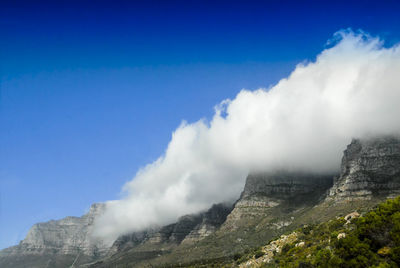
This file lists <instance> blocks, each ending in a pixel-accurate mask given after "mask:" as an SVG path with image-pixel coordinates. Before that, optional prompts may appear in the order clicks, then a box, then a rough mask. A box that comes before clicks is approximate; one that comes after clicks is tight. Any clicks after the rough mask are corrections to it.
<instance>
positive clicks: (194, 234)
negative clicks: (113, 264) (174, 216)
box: [109, 204, 232, 255]
mask: <svg viewBox="0 0 400 268" xmlns="http://www.w3.org/2000/svg"><path fill="white" fill-rule="evenodd" d="M231 210H232V207H231V206H230V205H225V204H217V205H213V206H212V207H211V208H210V209H209V210H207V211H206V212H203V213H199V214H193V215H186V216H183V217H181V218H179V220H178V221H177V222H176V223H173V224H170V225H167V226H163V227H160V228H155V229H149V230H146V231H141V232H134V233H131V234H128V235H123V236H120V237H119V238H118V239H117V240H116V241H115V242H114V244H113V246H112V247H111V249H110V252H109V254H110V255H112V254H114V253H116V252H119V251H124V250H129V249H133V248H136V247H137V248H141V249H143V248H148V247H152V246H153V247H155V248H156V247H157V245H164V246H165V245H170V246H175V245H178V244H180V243H185V244H190V243H194V242H196V241H200V240H202V239H203V238H205V237H207V236H208V235H210V234H212V233H213V232H214V231H215V230H216V229H217V228H218V227H219V226H220V225H221V224H222V223H223V222H224V221H225V220H226V217H227V215H228V214H229V213H230V212H231Z"/></svg>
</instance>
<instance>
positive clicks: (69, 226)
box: [0, 204, 109, 267]
mask: <svg viewBox="0 0 400 268" xmlns="http://www.w3.org/2000/svg"><path fill="white" fill-rule="evenodd" d="M103 209H104V204H93V205H92V206H91V208H90V210H89V212H88V213H87V214H85V215H83V216H82V217H66V218H64V219H61V220H51V221H49V222H44V223H38V224H35V225H34V226H33V227H32V228H31V229H30V230H29V232H28V234H27V236H26V238H25V239H24V240H22V241H21V242H20V244H19V245H17V246H14V247H10V248H7V249H4V250H2V251H1V252H0V266H1V267H28V266H29V267H43V265H44V263H46V265H55V264H56V263H57V264H59V265H61V264H64V263H65V264H68V263H69V265H71V264H72V263H73V262H74V261H75V262H78V263H79V262H80V261H81V260H82V261H83V260H84V261H87V260H94V259H96V258H98V257H101V256H104V254H105V253H106V252H107V250H108V248H109V247H108V246H106V245H105V244H104V243H102V242H101V241H94V240H93V239H92V238H91V232H92V227H93V221H94V219H95V217H97V216H98V215H99V214H100V213H102V211H103ZM13 258H14V259H18V260H19V262H18V261H17V262H13V264H12V265H8V264H7V263H8V262H9V261H10V260H11V259H13ZM32 260H33V261H32ZM13 261H15V260H13ZM26 262H27V263H30V265H28V266H26V265H27V264H26ZM47 263H48V264H47Z"/></svg>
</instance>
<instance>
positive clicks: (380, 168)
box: [328, 137, 400, 201]
mask: <svg viewBox="0 0 400 268" xmlns="http://www.w3.org/2000/svg"><path fill="white" fill-rule="evenodd" d="M399 194H400V139H399V138H397V137H379V138H372V139H364V140H360V139H353V141H352V142H351V143H350V144H349V145H348V146H347V149H346V150H345V152H344V156H343V158H342V165H341V173H340V177H339V178H338V179H336V180H335V183H334V186H333V187H332V189H331V190H330V193H329V197H328V199H333V200H335V201H346V200H354V199H364V200H369V199H372V198H376V197H377V198H379V197H387V196H395V195H399Z"/></svg>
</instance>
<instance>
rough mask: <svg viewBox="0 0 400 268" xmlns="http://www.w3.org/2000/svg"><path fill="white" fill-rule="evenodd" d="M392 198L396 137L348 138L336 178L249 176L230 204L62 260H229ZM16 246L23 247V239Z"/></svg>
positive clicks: (399, 160)
mask: <svg viewBox="0 0 400 268" xmlns="http://www.w3.org/2000/svg"><path fill="white" fill-rule="evenodd" d="M398 194H400V139H399V137H397V136H384V137H378V138H370V139H353V140H352V142H351V143H350V144H349V145H348V146H347V148H346V150H345V151H344V154H343V157H342V165H341V170H340V172H338V174H327V175H321V174H314V173H307V172H288V171H275V172H262V173H261V172H257V173H251V174H249V175H248V177H247V179H246V184H245V186H244V189H243V192H242V194H241V196H240V198H239V199H238V200H237V201H236V202H235V204H233V206H232V205H229V204H228V205H227V204H216V205H214V206H212V207H211V208H210V209H209V210H208V211H205V212H201V213H197V214H193V215H186V216H183V217H181V218H180V219H179V220H178V221H177V222H176V223H173V224H170V225H167V226H163V227H158V228H153V229H148V230H144V231H141V232H135V233H131V234H126V235H123V236H120V237H119V238H118V239H117V240H116V241H115V242H114V244H113V245H112V246H111V247H109V248H107V250H105V249H103V250H102V251H101V253H99V254H98V255H96V254H92V255H91V253H90V250H89V251H87V250H86V251H85V250H78V251H79V252H82V251H83V252H84V253H85V254H83V255H85V256H86V257H84V258H82V259H80V261H78V262H76V260H75V259H74V258H76V256H74V255H73V254H72V255H71V254H69V253H71V252H68V251H67V252H64V253H63V254H64V255H65V256H67V255H68V256H69V257H68V258H69V259H68V258H67V259H68V261H69V262H70V263H72V261H74V265H84V264H85V261H86V263H87V265H84V266H85V267H86V266H90V267H113V265H119V264H123V265H128V266H129V267H131V266H132V267H136V266H138V267H139V266H146V265H149V264H150V263H151V265H154V266H157V265H159V266H163V265H165V264H168V265H172V266H174V265H178V264H179V265H183V264H185V263H186V264H188V265H189V264H190V263H196V262H198V261H207V260H213V259H224V258H225V259H226V258H227V259H229V258H233V255H234V254H235V253H236V252H244V251H246V250H250V249H252V248H254V247H258V246H260V245H262V244H265V242H266V241H269V240H271V239H272V238H274V237H277V236H279V235H281V234H282V233H285V232H287V231H290V230H293V229H295V228H298V227H300V226H302V225H304V224H309V223H317V222H321V221H324V220H328V219H331V218H334V217H336V216H340V215H343V214H346V213H349V212H352V211H354V210H355V209H358V210H359V211H363V210H367V209H368V208H371V207H373V206H374V205H376V204H377V203H378V202H380V201H382V200H385V199H386V198H391V197H393V196H395V195H398ZM65 219H67V218H65ZM70 220H71V219H70ZM75 220H76V219H75ZM91 224H92V223H91ZM88 225H90V224H88ZM35 226H36V225H35ZM90 226H91V225H90ZM85 228H87V227H85ZM89 229H90V228H89ZM24 241H25V242H29V241H30V235H28V236H27V238H26V240H24ZM24 244H27V243H24V242H21V243H20V245H19V247H20V249H21V250H23V249H24V248H21V245H24ZM16 247H18V246H16ZM10 249H12V248H9V249H6V250H3V251H1V252H0V266H2V267H3V265H4V264H5V266H4V267H19V266H18V265H15V264H18V263H15V262H14V266H7V265H8V264H7V261H10V259H12V258H13V257H16V256H17V255H18V254H10ZM44 250H46V248H44ZM91 250H92V249H91ZM38 252H40V251H38ZM60 252H61V253H62V251H57V252H55V253H54V254H55V255H57V254H59V253H60ZM76 252H77V251H74V253H76ZM93 252H94V251H93ZM93 252H92V253H93ZM42 253H43V252H42ZM45 253H46V254H47V255H49V256H50V255H51V254H48V252H45ZM65 253H66V254H65ZM22 255H24V254H22ZM25 255H26V256H28V255H29V257H32V256H40V254H36V255H35V254H25ZM47 255H46V258H49V256H47ZM61 255H62V254H61ZM65 263H66V262H65ZM1 264H3V265H1ZM21 267H22V266H21ZM31 267H36V266H31ZM37 267H41V266H37ZM54 267H63V266H54Z"/></svg>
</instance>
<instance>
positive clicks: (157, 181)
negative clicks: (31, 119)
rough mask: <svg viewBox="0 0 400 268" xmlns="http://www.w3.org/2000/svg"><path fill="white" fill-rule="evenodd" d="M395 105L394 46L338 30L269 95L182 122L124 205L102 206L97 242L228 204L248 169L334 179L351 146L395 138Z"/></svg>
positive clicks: (398, 78)
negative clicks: (366, 140)
mask: <svg viewBox="0 0 400 268" xmlns="http://www.w3.org/2000/svg"><path fill="white" fill-rule="evenodd" d="M331 46H332V44H331ZM399 100H400V50H399V46H398V45H396V46H394V47H390V48H385V47H384V46H383V41H382V40H380V39H379V38H374V37H371V36H369V35H367V34H365V33H362V32H360V33H354V32H352V31H349V30H347V31H340V32H338V33H336V34H335V35H334V44H333V46H332V47H330V48H327V49H325V50H323V51H322V52H321V53H320V54H319V55H318V56H317V58H316V60H315V62H308V63H302V64H299V65H298V66H297V67H296V68H295V70H294V71H293V72H292V73H291V74H290V76H289V77H287V78H285V79H282V80H281V81H280V82H279V83H278V84H276V85H275V86H273V87H271V88H269V89H258V90H255V91H249V90H242V91H240V92H239V93H238V95H237V96H236V98H234V99H233V100H230V99H227V100H224V101H222V102H221V103H220V104H219V105H218V106H217V107H216V108H215V114H214V116H213V118H212V120H211V121H206V120H200V121H197V122H195V123H191V124H189V123H186V122H184V123H182V124H181V125H180V126H179V127H178V128H177V129H176V130H175V131H174V133H173V135H172V139H171V141H170V143H169V144H168V147H167V149H166V151H165V153H164V155H162V156H161V157H160V158H159V159H157V160H156V161H155V162H153V163H151V164H149V165H147V166H146V167H144V168H142V169H141V170H139V171H138V173H137V174H136V176H135V177H134V179H133V180H132V181H130V182H129V183H127V184H126V185H125V186H124V191H125V193H126V197H125V198H123V199H122V200H116V201H110V202H108V203H107V209H106V212H105V214H104V215H103V216H102V217H100V218H98V219H97V221H96V223H95V233H94V234H95V236H99V237H101V238H103V239H106V240H107V241H109V242H111V241H113V240H114V239H115V238H117V236H118V235H120V234H123V233H127V232H132V231H137V230H141V229H144V228H146V227H149V226H154V225H164V224H168V223H172V222H174V221H176V219H177V218H178V217H179V216H182V215H184V214H188V213H193V212H197V211H200V210H203V209H206V208H208V207H210V206H211V205H212V204H213V203H218V202H224V201H233V200H235V199H237V198H238V196H239V194H240V192H241V190H242V189H243V185H244V182H245V178H246V175H247V174H248V172H249V171H252V170H274V169H282V168H285V169H292V170H308V171H313V172H320V173H328V172H334V171H337V170H338V168H339V164H340V158H341V155H342V151H343V150H344V149H345V146H346V145H347V144H348V143H349V141H350V139H351V138H352V137H363V136H369V135H382V134H398V133H400V118H399V117H400V103H399Z"/></svg>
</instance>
